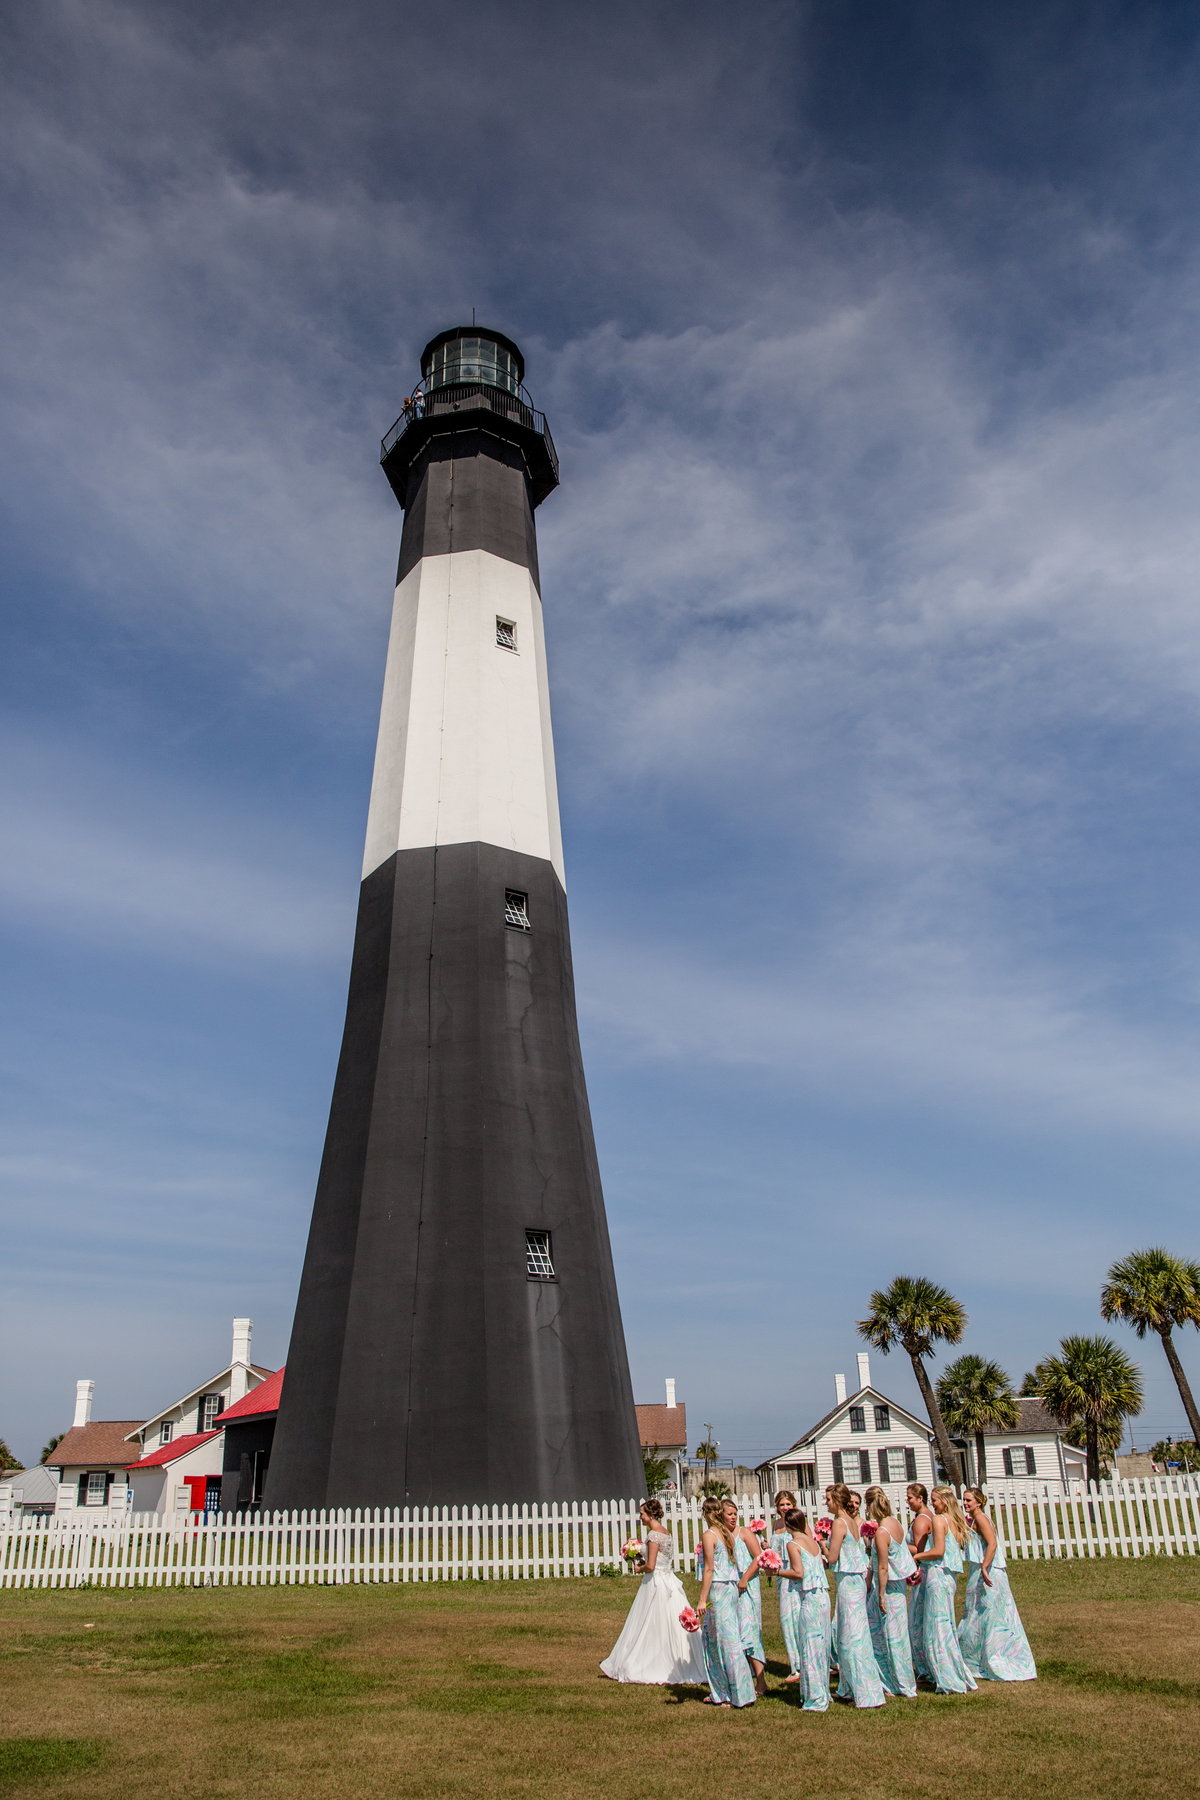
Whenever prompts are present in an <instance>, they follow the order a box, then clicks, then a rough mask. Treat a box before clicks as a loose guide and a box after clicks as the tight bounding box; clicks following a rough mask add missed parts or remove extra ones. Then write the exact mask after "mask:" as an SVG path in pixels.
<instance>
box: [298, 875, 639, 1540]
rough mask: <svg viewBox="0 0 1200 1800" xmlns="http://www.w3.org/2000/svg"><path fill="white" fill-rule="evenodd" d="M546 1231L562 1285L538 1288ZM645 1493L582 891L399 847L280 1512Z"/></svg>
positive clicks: (335, 1132)
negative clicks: (584, 1037)
mask: <svg viewBox="0 0 1200 1800" xmlns="http://www.w3.org/2000/svg"><path fill="white" fill-rule="evenodd" d="M509 888H515V889H519V890H520V891H521V892H524V893H527V894H528V896H529V917H530V923H531V929H530V930H529V931H523V930H516V929H513V928H512V927H510V926H507V925H506V924H505V922H504V898H505V890H506V889H509ZM527 1230H535V1231H548V1232H550V1233H551V1234H552V1246H553V1257H554V1265H555V1275H556V1279H555V1280H553V1281H544V1280H532V1279H530V1278H529V1277H528V1275H527V1272H526V1239H525V1233H526V1231H527ZM641 1485H642V1467H641V1455H640V1451H639V1448H638V1442H637V1434H636V1426H635V1423H634V1411H633V1396H632V1393H631V1391H630V1386H629V1377H628V1371H627V1363H626V1356H625V1345H624V1341H623V1337H622V1333H621V1325H620V1311H619V1306H618V1301H617V1294H616V1287H615V1281H614V1278H613V1273H612V1257H611V1252H610V1249H609V1243H608V1232H607V1226H606V1223H605V1216H604V1202H603V1197H602V1193H601V1187H600V1177H599V1170H598V1167H597V1163H596V1153H595V1147H594V1143H593V1138H592V1128H591V1120H590V1114H589V1110H588V1103H587V1093H586V1089H585V1086H584V1076H583V1064H582V1060H581V1056H580V1049H579V1037H578V1029H577V1025H576V1014H575V995H574V983H573V978H572V972H571V951H570V941H569V936H568V929H567V909H566V897H565V895H564V893H563V890H562V887H561V885H560V883H559V880H558V877H557V875H556V873H555V871H554V869H553V868H552V866H551V865H550V864H549V863H548V862H544V861H542V860H541V859H540V858H536V857H532V856H523V855H521V854H519V853H516V852H513V851H507V850H501V849H497V848H495V847H493V846H491V845H489V844H453V845H447V846H442V847H440V848H437V849H421V850H403V851H400V852H398V853H397V854H396V855H394V856H393V857H391V858H390V859H389V860H388V861H387V862H386V863H384V864H383V865H382V866H381V867H380V868H378V869H376V870H375V871H374V872H373V873H372V874H371V875H370V876H368V878H367V879H366V880H365V881H364V883H363V887H362V894H361V899H360V903H359V918H358V928H357V934H356V938H355V948H354V962H353V968H352V973H351V978H350V994H349V1002H348V1006H347V1016H346V1030H345V1037H344V1041H343V1046H342V1054H341V1061H340V1064H339V1068H338V1075H337V1081H336V1085H335V1089H334V1096H333V1106H332V1111H331V1114H330V1120H329V1131H328V1135H327V1138H326V1147H325V1153H324V1158H323V1161H322V1165H321V1173H320V1178H319V1183H318V1188H317V1196H316V1203H315V1206H314V1211H313V1220H312V1229H311V1234H310V1237H309V1244H308V1252H307V1256H306V1259H305V1266H304V1276H303V1281H302V1285H301V1292H300V1297H299V1303H298V1306H297V1312H296V1324H295V1329H294V1332H293V1337H292V1343H291V1348H290V1351H289V1354H288V1365H287V1375H286V1378H285V1384H284V1404H283V1406H282V1408H281V1411H280V1419H279V1426H278V1429H277V1432H276V1437H275V1443H274V1448H273V1451H272V1457H271V1466H270V1473H269V1476H268V1486H267V1494H266V1504H267V1506H268V1507H270V1508H292V1507H308V1508H316V1507H359V1506H370V1507H375V1506H405V1505H408V1506H418V1505H455V1504H461V1503H471V1502H482V1501H486V1502H488V1503H496V1502H504V1501H528V1500H555V1499H558V1500H575V1499H578V1500H585V1499H597V1498H602V1497H605V1496H612V1495H621V1496H625V1495H631V1494H634V1493H636V1492H638V1491H639V1490H640V1488H641Z"/></svg>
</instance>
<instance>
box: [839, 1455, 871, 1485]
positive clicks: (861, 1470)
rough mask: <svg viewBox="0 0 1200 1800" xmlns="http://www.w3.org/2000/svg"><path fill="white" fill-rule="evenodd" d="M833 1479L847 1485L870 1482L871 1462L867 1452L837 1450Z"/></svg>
mask: <svg viewBox="0 0 1200 1800" xmlns="http://www.w3.org/2000/svg"><path fill="white" fill-rule="evenodd" d="M833 1479H834V1480H835V1481H845V1482H847V1483H850V1482H855V1481H870V1479H871V1462H870V1458H869V1457H868V1455H867V1453H866V1451H865V1450H835V1451H834V1453H833Z"/></svg>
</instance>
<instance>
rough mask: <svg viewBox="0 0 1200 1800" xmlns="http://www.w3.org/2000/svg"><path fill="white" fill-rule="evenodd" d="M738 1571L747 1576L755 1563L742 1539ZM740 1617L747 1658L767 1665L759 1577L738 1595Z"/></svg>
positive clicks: (739, 1540)
mask: <svg viewBox="0 0 1200 1800" xmlns="http://www.w3.org/2000/svg"><path fill="white" fill-rule="evenodd" d="M737 1559H738V1569H739V1571H740V1572H741V1574H743V1575H744V1574H745V1573H746V1570H747V1569H748V1568H749V1567H750V1564H751V1563H752V1562H753V1561H754V1556H753V1553H752V1551H751V1549H750V1546H749V1545H748V1544H747V1543H745V1542H744V1541H743V1540H742V1539H741V1538H738V1539H737ZM738 1617H739V1618H740V1620H741V1624H742V1648H743V1649H744V1650H745V1652H746V1655H747V1656H752V1657H754V1659H755V1661H756V1662H760V1663H765V1662H766V1660H767V1653H766V1651H765V1650H764V1649H763V1634H762V1583H761V1582H760V1580H759V1578H758V1576H757V1575H756V1576H755V1577H754V1580H753V1581H750V1582H747V1584H746V1591H745V1593H744V1594H739V1595H738Z"/></svg>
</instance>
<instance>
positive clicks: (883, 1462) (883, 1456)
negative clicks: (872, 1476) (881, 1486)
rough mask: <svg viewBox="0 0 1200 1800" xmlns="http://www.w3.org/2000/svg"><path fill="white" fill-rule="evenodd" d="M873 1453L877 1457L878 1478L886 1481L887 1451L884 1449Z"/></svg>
mask: <svg viewBox="0 0 1200 1800" xmlns="http://www.w3.org/2000/svg"><path fill="white" fill-rule="evenodd" d="M875 1454H876V1456H877V1457H878V1458H879V1479H880V1481H886V1480H887V1479H888V1453H887V1451H886V1450H877V1451H876V1452H875Z"/></svg>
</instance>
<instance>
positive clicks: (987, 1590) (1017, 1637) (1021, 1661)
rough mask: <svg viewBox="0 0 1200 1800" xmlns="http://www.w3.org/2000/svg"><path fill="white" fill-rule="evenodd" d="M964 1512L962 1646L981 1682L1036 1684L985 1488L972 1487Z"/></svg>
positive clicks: (960, 1644)
mask: <svg viewBox="0 0 1200 1800" xmlns="http://www.w3.org/2000/svg"><path fill="white" fill-rule="evenodd" d="M963 1511H964V1512H965V1513H966V1515H967V1523H968V1524H969V1525H970V1527H971V1535H970V1537H969V1538H968V1539H967V1561H968V1563H969V1564H970V1565H971V1566H970V1570H969V1573H968V1575H967V1592H966V1597H965V1599H964V1600H963V1616H962V1623H961V1624H960V1625H959V1628H958V1647H959V1649H960V1650H961V1651H962V1653H963V1661H964V1662H965V1663H966V1665H967V1668H968V1669H969V1670H970V1672H971V1674H972V1675H973V1676H974V1677H975V1679H976V1681H1036V1680H1037V1665H1036V1664H1035V1662H1034V1660H1033V1652H1032V1650H1030V1648H1029V1639H1028V1638H1027V1637H1026V1636H1025V1627H1024V1626H1023V1625H1022V1623H1021V1615H1020V1613H1019V1612H1018V1611H1017V1603H1016V1601H1015V1600H1014V1599H1013V1596H1012V1589H1011V1588H1010V1587H1009V1585H1008V1572H1007V1569H1006V1566H1005V1559H1004V1546H1003V1544H1002V1543H1001V1542H1000V1539H999V1538H998V1537H997V1536H996V1527H995V1526H994V1525H993V1524H992V1521H991V1519H990V1518H989V1517H988V1510H987V1495H986V1494H985V1493H984V1492H983V1489H982V1488H977V1487H973V1488H967V1489H966V1490H965V1491H964V1493H963Z"/></svg>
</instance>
